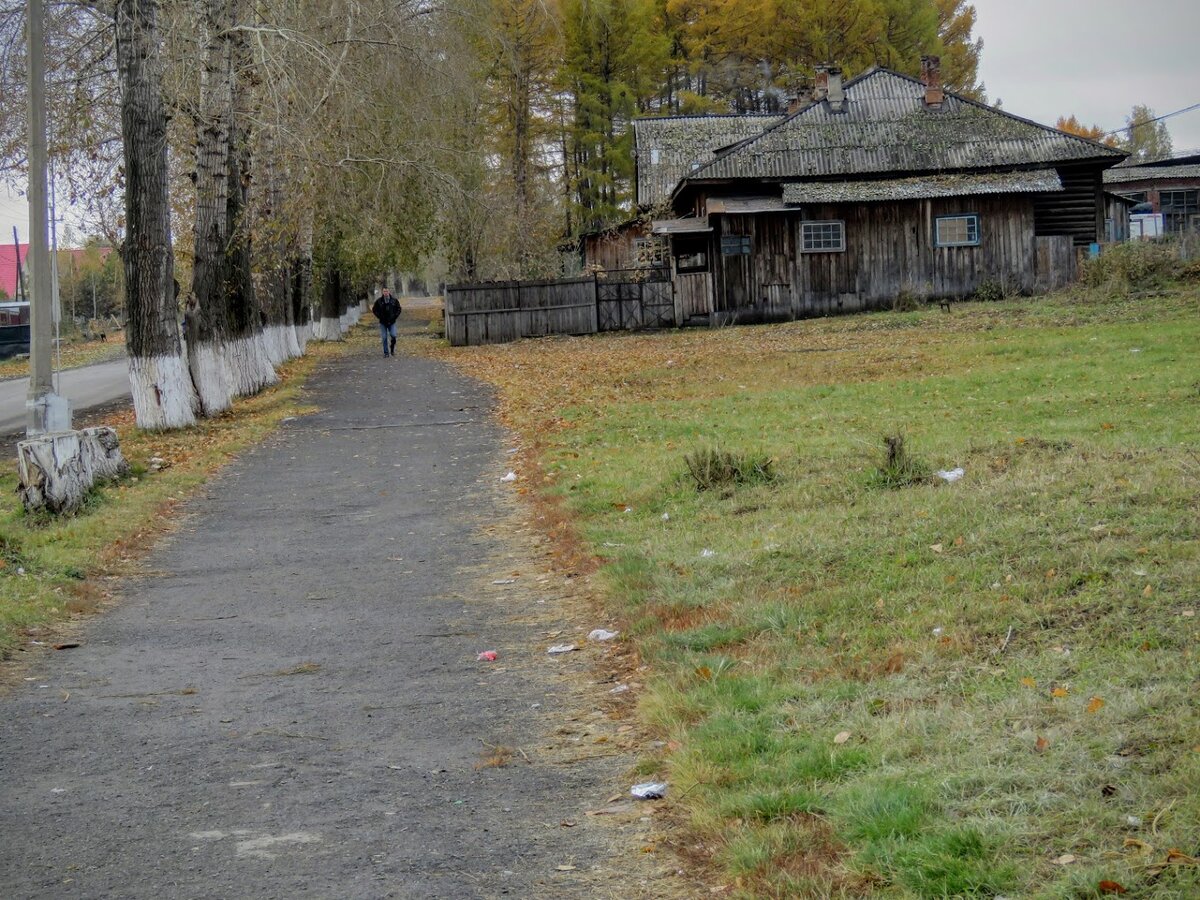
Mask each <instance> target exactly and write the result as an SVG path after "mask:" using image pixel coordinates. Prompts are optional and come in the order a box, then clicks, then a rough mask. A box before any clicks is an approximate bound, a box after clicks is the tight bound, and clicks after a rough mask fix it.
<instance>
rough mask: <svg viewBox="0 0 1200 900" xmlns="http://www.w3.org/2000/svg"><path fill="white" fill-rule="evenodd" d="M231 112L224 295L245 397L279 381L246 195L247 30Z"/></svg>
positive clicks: (237, 50)
mask: <svg viewBox="0 0 1200 900" xmlns="http://www.w3.org/2000/svg"><path fill="white" fill-rule="evenodd" d="M232 58H233V68H234V72H235V73H237V75H236V76H235V78H234V82H233V116H232V118H231V119H230V129H229V180H228V185H229V187H228V192H227V194H226V199H225V212H226V221H225V228H226V231H227V233H228V235H229V243H228V248H227V250H226V252H225V296H226V298H227V299H228V302H229V306H228V313H229V338H230V339H229V342H228V352H227V354H226V359H227V360H228V363H229V371H230V374H231V377H232V383H233V388H234V390H235V391H236V392H237V393H238V394H240V395H241V396H243V397H246V396H250V395H251V394H257V393H258V392H259V391H261V390H262V389H263V388H264V387H267V386H268V385H272V384H275V383H277V382H278V381H279V376H278V375H277V374H276V373H275V367H274V366H272V365H271V361H270V359H269V357H268V355H267V345H266V341H265V339H264V337H263V315H262V307H261V306H260V304H259V302H258V297H257V295H256V293H255V290H254V277H253V271H252V268H251V243H252V242H251V228H250V215H249V203H248V197H249V193H250V181H251V158H250V117H251V110H250V89H249V84H248V83H247V77H248V75H247V73H249V72H250V71H251V65H252V64H251V60H250V54H249V51H248V47H247V43H246V35H245V33H244V32H241V31H235V32H234V34H233V39H232Z"/></svg>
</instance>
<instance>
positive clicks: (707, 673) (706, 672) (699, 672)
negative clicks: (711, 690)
mask: <svg viewBox="0 0 1200 900" xmlns="http://www.w3.org/2000/svg"><path fill="white" fill-rule="evenodd" d="M712 675H713V673H712V669H710V668H709V667H708V666H696V677H698V678H701V679H703V680H704V681H712Z"/></svg>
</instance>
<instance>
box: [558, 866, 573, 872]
mask: <svg viewBox="0 0 1200 900" xmlns="http://www.w3.org/2000/svg"><path fill="white" fill-rule="evenodd" d="M557 868H558V871H560V872H574V871H575V867H574V866H558V867H557Z"/></svg>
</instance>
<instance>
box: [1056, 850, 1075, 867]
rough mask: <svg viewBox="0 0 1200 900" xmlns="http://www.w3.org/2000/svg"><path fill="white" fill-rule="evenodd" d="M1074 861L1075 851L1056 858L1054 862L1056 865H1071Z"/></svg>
mask: <svg viewBox="0 0 1200 900" xmlns="http://www.w3.org/2000/svg"><path fill="white" fill-rule="evenodd" d="M1073 862H1075V854H1074V853H1064V854H1063V855H1062V856H1060V857H1058V858H1057V859H1055V860H1054V864H1055V865H1056V866H1069V865H1070V864H1071V863H1073Z"/></svg>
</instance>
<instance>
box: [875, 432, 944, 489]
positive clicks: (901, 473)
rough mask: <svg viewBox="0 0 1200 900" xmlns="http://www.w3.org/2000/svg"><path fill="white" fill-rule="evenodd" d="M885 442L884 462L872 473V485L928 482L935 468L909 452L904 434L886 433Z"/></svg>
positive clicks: (884, 485)
mask: <svg viewBox="0 0 1200 900" xmlns="http://www.w3.org/2000/svg"><path fill="white" fill-rule="evenodd" d="M883 444H884V446H885V447H886V448H887V450H886V452H885V454H884V458H883V462H882V463H881V464H880V466H879V467H878V468H877V469H876V470H875V471H874V472H873V473H872V474H871V485H872V486H873V487H881V488H902V487H910V486H911V485H914V484H926V483H928V482H929V481H930V479H931V478H932V476H933V469H932V467H931V466H929V464H928V463H926V462H925V461H924V460H921V459H917V458H916V457H914V456H912V454H910V453H909V452H908V444H907V442H906V439H905V437H904V435H903V434H901V433H899V432H897V433H896V434H890V435H885V436H884V438H883Z"/></svg>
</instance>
